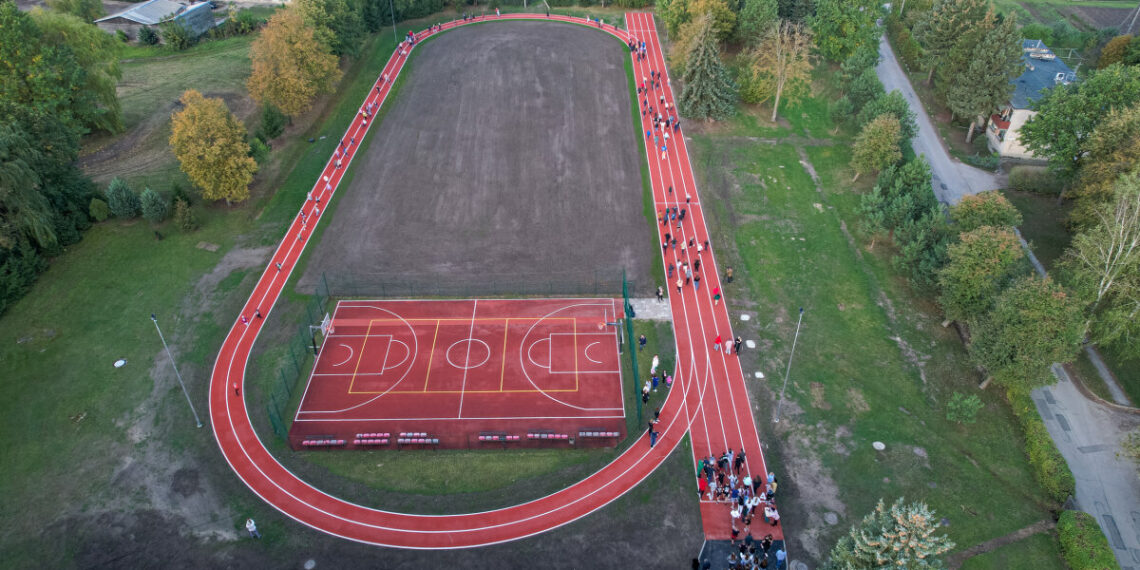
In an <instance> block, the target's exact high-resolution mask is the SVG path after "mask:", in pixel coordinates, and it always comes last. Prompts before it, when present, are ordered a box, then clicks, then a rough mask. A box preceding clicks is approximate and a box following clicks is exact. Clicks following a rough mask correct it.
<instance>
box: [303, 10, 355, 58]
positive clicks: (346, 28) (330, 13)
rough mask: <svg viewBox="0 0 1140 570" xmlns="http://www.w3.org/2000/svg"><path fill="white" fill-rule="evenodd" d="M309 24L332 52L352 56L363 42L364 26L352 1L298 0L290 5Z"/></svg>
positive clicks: (320, 40) (319, 39) (316, 35)
mask: <svg viewBox="0 0 1140 570" xmlns="http://www.w3.org/2000/svg"><path fill="white" fill-rule="evenodd" d="M293 5H294V6H295V7H296V9H297V10H298V11H299V12H300V13H301V17H302V18H304V20H305V24H307V25H309V26H312V28H313V35H314V36H315V37H316V39H317V41H319V42H320V43H322V44H324V45H327V46H329V48H331V49H332V52H333V54H334V55H337V56H342V55H348V56H355V55H357V54H358V53H360V46H361V44H362V42H363V41H364V33H365V25H364V19H363V18H362V17H361V14H360V11H359V10H358V9H357V7H356V4H355V2H349V0H297V1H296V2H295V3H294V4H293Z"/></svg>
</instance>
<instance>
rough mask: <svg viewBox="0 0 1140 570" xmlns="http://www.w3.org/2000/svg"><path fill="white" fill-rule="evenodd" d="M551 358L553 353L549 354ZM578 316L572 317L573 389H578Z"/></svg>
mask: <svg viewBox="0 0 1140 570" xmlns="http://www.w3.org/2000/svg"><path fill="white" fill-rule="evenodd" d="M550 358H551V360H553V359H554V355H551V356H550ZM618 362H620V360H619V361H618ZM578 376H579V374H578V317H574V391H575V392H577V391H578Z"/></svg>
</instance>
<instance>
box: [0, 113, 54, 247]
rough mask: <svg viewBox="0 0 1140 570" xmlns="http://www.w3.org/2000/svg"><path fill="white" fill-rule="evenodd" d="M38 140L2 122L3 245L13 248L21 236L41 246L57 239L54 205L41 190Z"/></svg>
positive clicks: (0, 194) (0, 221)
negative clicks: (54, 224)
mask: <svg viewBox="0 0 1140 570" xmlns="http://www.w3.org/2000/svg"><path fill="white" fill-rule="evenodd" d="M38 152H39V151H38V149H36V148H35V147H34V141H33V140H32V138H31V137H30V136H29V135H28V133H27V132H25V131H24V130H23V129H20V128H18V126H16V125H9V124H3V123H0V247H3V248H5V249H11V248H13V247H15V246H16V245H17V244H18V243H20V238H22V237H25V236H27V237H30V238H32V239H34V240H35V241H36V242H37V243H38V244H39V245H40V246H46V245H49V244H52V243H54V242H55V229H54V228H53V227H52V223H51V204H50V203H48V201H47V199H46V198H45V197H44V195H43V194H42V193H40V191H39V189H40V183H41V181H42V179H41V177H40V174H39V173H38V172H36V170H35V168H34V164H35V163H36V161H37V159H38V157H37V156H36V154H38Z"/></svg>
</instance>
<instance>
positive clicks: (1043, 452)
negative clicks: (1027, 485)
mask: <svg viewBox="0 0 1140 570" xmlns="http://www.w3.org/2000/svg"><path fill="white" fill-rule="evenodd" d="M1006 396H1007V397H1008V398H1009V405H1010V407H1011V408H1013V413H1014V414H1015V415H1017V419H1018V421H1019V422H1020V423H1021V429H1022V431H1024V432H1025V453H1026V455H1028V456H1029V464H1030V465H1031V466H1032V467H1033V474H1034V475H1035V476H1036V477H1037V481H1038V482H1039V483H1041V486H1042V487H1044V488H1045V492H1046V493H1048V494H1049V497H1050V498H1052V499H1053V500H1054V501H1056V502H1057V503H1058V504H1059V503H1064V502H1065V500H1067V499H1068V498H1069V496H1070V495H1073V494H1074V493H1076V487H1077V481H1076V479H1074V478H1073V472H1072V471H1071V470H1069V464H1068V463H1066V462H1065V458H1064V457H1063V456H1062V455H1061V452H1060V451H1058V450H1057V445H1056V444H1054V443H1053V438H1051V437H1049V430H1047V429H1046V428H1045V422H1043V421H1041V416H1040V415H1038V413H1037V406H1035V405H1034V404H1033V399H1032V398H1030V397H1029V393H1028V392H1024V391H1017V390H1009V391H1007V392H1006Z"/></svg>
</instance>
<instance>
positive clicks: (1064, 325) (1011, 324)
mask: <svg viewBox="0 0 1140 570" xmlns="http://www.w3.org/2000/svg"><path fill="white" fill-rule="evenodd" d="M970 338H971V341H970V347H969V350H970V358H971V359H972V360H973V361H974V362H976V363H977V364H978V365H980V366H982V367H984V368H985V369H986V370H988V371H989V372H990V374H992V375H993V378H994V380H995V381H996V382H997V383H998V384H1000V385H1002V386H1003V387H1006V388H1015V389H1020V390H1031V389H1033V388H1036V387H1038V386H1043V385H1046V384H1051V383H1053V382H1054V381H1055V380H1053V375H1052V374H1050V373H1049V368H1050V367H1051V366H1052V365H1053V363H1054V362H1071V361H1072V359H1073V358H1074V357H1075V356H1076V355H1077V352H1078V351H1079V350H1080V343H1081V309H1080V306H1079V304H1078V303H1076V302H1075V301H1074V300H1073V298H1072V297H1071V296H1069V295H1068V294H1067V293H1066V292H1065V290H1064V289H1062V288H1061V286H1059V285H1057V284H1056V283H1054V282H1053V281H1052V280H1050V279H1048V278H1046V279H1041V278H1039V277H1037V276H1035V275H1031V276H1028V277H1023V278H1021V279H1018V280H1017V281H1016V282H1014V283H1013V284H1012V285H1011V286H1010V287H1009V288H1008V289H1006V290H1005V291H1004V292H1003V293H1002V294H1001V295H1000V296H998V298H997V300H996V302H995V303H994V308H993V310H992V311H990V312H989V313H988V314H986V315H984V316H982V317H981V318H980V319H979V320H978V322H977V324H976V325H974V326H973V327H972V328H971V335H970Z"/></svg>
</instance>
